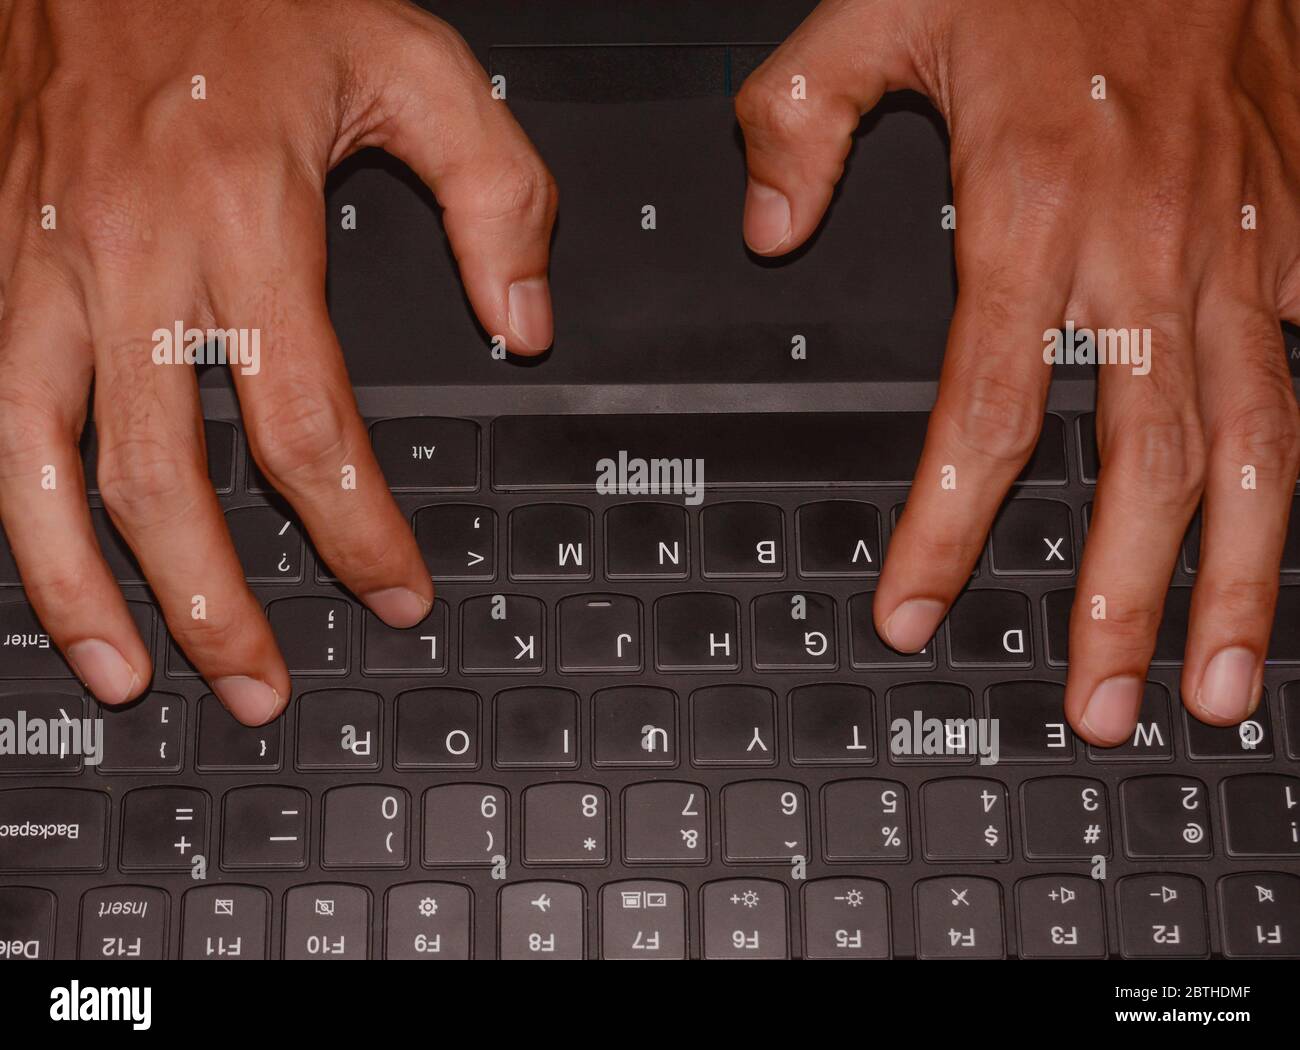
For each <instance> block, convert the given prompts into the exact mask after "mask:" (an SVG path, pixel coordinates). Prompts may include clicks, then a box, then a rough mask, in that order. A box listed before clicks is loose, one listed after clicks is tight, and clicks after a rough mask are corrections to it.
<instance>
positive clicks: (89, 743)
mask: <svg viewBox="0 0 1300 1050" xmlns="http://www.w3.org/2000/svg"><path fill="white" fill-rule="evenodd" d="M85 709H86V701H85V700H84V699H83V698H82V695H81V693H80V692H77V693H73V692H64V693H58V692H54V691H52V690H51V691H49V692H46V691H44V690H42V691H39V692H38V691H35V690H33V691H31V692H28V691H26V690H23V691H14V692H7V693H4V694H0V727H3V728H0V774H5V773H14V774H24V773H25V774H29V775H31V774H39V773H78V772H80V771H81V766H82V760H83V758H84V759H85V762H86V764H87V765H91V766H93V765H95V764H96V763H98V762H100V761H101V760H102V758H103V756H104V742H105V735H106V734H105V733H104V732H101V727H103V726H104V723H103V722H99V723H96V722H94V721H91V720H90V719H87V718H86V710H85ZM99 713H100V712H99V709H98V706H96V710H95V711H94V712H93V714H94V716H98V715H99Z"/></svg>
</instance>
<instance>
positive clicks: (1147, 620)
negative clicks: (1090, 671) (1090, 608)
mask: <svg viewBox="0 0 1300 1050" xmlns="http://www.w3.org/2000/svg"><path fill="white" fill-rule="evenodd" d="M1161 619H1162V614H1161V610H1160V609H1158V608H1156V607H1155V606H1153V605H1149V604H1146V603H1143V602H1141V601H1135V602H1127V601H1112V602H1111V603H1110V604H1109V607H1108V608H1107V610H1106V619H1105V620H1102V621H1098V623H1099V626H1101V627H1102V628H1103V629H1104V630H1105V632H1106V639H1107V643H1108V644H1116V645H1119V646H1121V647H1123V648H1125V649H1127V650H1141V651H1145V650H1146V649H1149V648H1150V647H1151V645H1152V644H1153V643H1154V640H1155V636H1156V632H1157V631H1158V630H1159V629H1160V621H1161ZM1084 622H1085V623H1091V622H1093V621H1091V620H1090V619H1086V620H1085V621H1084Z"/></svg>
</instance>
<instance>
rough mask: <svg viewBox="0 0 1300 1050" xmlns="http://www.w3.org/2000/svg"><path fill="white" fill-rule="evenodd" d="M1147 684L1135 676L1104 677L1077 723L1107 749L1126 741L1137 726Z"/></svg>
mask: <svg viewBox="0 0 1300 1050" xmlns="http://www.w3.org/2000/svg"><path fill="white" fill-rule="evenodd" d="M1145 690H1146V683H1145V682H1143V681H1142V679H1141V678H1138V677H1137V676H1136V675H1116V676H1115V677H1114V678H1107V679H1106V680H1105V681H1104V682H1102V683H1101V685H1099V686H1097V688H1096V689H1094V690H1093V691H1092V696H1090V697H1089V698H1088V704H1087V706H1086V707H1085V708H1084V709H1083V717H1082V718H1081V719H1080V722H1081V724H1082V726H1083V728H1084V729H1086V730H1087V731H1088V732H1089V733H1091V734H1092V735H1093V736H1094V737H1096V738H1097V740H1098V741H1099V742H1101V743H1102V744H1104V745H1105V746H1107V747H1115V746H1116V745H1118V744H1122V743H1123V742H1124V741H1125V740H1127V739H1128V738H1129V736H1130V734H1131V733H1132V732H1133V727H1134V726H1135V725H1137V717H1138V711H1139V710H1140V709H1141V707H1142V694H1143V693H1144V692H1145Z"/></svg>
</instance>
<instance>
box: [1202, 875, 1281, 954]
mask: <svg viewBox="0 0 1300 1050" xmlns="http://www.w3.org/2000/svg"><path fill="white" fill-rule="evenodd" d="M1219 915H1220V917H1221V919H1222V920H1223V954H1224V955H1227V956H1229V957H1230V958H1233V959H1243V958H1244V959H1249V958H1290V959H1294V958H1295V957H1296V956H1297V955H1300V875H1291V874H1284V873H1282V872H1272V871H1269V872H1251V873H1249V874H1244V875H1225V876H1224V877H1223V878H1221V879H1220V880H1219Z"/></svg>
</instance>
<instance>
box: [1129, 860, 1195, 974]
mask: <svg viewBox="0 0 1300 1050" xmlns="http://www.w3.org/2000/svg"><path fill="white" fill-rule="evenodd" d="M1118 897H1119V939H1120V948H1121V950H1122V951H1123V953H1124V955H1125V957H1127V958H1129V959H1151V958H1169V957H1178V956H1188V957H1192V958H1199V957H1201V956H1205V955H1208V954H1209V952H1210V931H1209V924H1208V922H1207V920H1206V917H1205V887H1204V886H1202V885H1201V882H1200V880H1199V879H1197V878H1195V877H1194V876H1191V875H1175V874H1172V873H1168V872H1165V873H1161V874H1159V875H1129V876H1127V877H1126V878H1123V879H1120V880H1119V891H1118Z"/></svg>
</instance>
